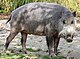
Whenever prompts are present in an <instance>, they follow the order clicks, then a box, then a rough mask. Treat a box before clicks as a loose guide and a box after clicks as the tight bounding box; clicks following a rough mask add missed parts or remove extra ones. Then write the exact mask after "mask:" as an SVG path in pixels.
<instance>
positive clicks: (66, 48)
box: [0, 20, 80, 59]
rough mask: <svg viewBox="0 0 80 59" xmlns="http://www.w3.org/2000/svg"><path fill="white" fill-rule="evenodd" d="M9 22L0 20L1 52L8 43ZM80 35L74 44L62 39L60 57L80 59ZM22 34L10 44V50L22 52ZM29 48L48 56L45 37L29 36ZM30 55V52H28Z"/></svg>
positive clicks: (27, 43)
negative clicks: (6, 42)
mask: <svg viewBox="0 0 80 59" xmlns="http://www.w3.org/2000/svg"><path fill="white" fill-rule="evenodd" d="M6 21H7V20H0V52H2V51H3V49H4V44H5V41H6V37H7V36H8V35H9V29H10V28H9V24H7V25H6V24H5V23H6ZM77 33H78V35H77V36H76V37H74V40H73V42H72V43H67V42H66V41H65V40H64V39H62V38H61V39H60V43H59V47H58V51H59V52H60V53H59V55H60V56H65V57H72V58H74V59H80V31H77ZM20 36H21V35H20V33H19V34H18V35H17V36H16V37H15V38H14V40H13V41H12V42H11V43H10V46H9V50H17V51H19V50H21V49H22V48H21V43H20V38H21V37H20ZM26 45H27V48H32V49H34V50H37V49H39V50H40V51H38V52H35V53H36V54H43V55H48V52H46V51H47V50H48V49H47V46H46V40H45V36H35V35H28V38H27V42H26ZM28 53H30V52H28Z"/></svg>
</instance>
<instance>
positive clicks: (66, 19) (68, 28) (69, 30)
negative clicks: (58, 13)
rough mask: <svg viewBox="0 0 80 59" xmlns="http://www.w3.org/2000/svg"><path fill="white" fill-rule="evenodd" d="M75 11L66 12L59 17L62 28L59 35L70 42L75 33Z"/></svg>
mask: <svg viewBox="0 0 80 59" xmlns="http://www.w3.org/2000/svg"><path fill="white" fill-rule="evenodd" d="M74 17H75V12H74V13H70V12H66V13H65V14H64V16H62V18H61V25H62V30H61V31H60V33H59V36H60V37H63V38H64V39H65V40H66V41H67V42H72V41H73V37H74V36H75V34H76V28H75V23H76V21H75V18H74Z"/></svg>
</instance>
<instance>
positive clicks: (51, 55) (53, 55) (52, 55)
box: [49, 54, 57, 57]
mask: <svg viewBox="0 0 80 59" xmlns="http://www.w3.org/2000/svg"><path fill="white" fill-rule="evenodd" d="M55 56H57V55H56V54H50V55H49V57H55Z"/></svg>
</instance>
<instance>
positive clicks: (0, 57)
mask: <svg viewBox="0 0 80 59" xmlns="http://www.w3.org/2000/svg"><path fill="white" fill-rule="evenodd" d="M24 57H26V55H25V54H14V53H6V54H1V53H0V59H23V58H24Z"/></svg>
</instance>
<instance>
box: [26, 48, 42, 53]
mask: <svg viewBox="0 0 80 59" xmlns="http://www.w3.org/2000/svg"><path fill="white" fill-rule="evenodd" d="M27 50H28V51H29V52H38V51H41V49H37V50H34V49H32V48H27Z"/></svg>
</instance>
